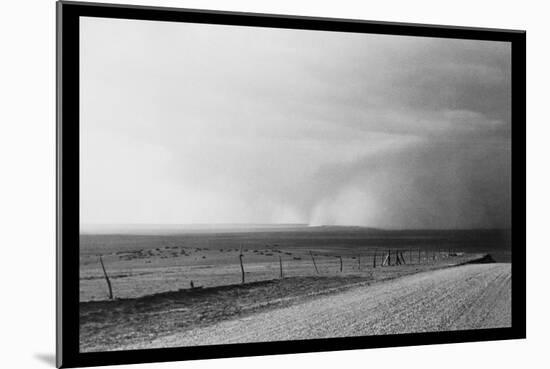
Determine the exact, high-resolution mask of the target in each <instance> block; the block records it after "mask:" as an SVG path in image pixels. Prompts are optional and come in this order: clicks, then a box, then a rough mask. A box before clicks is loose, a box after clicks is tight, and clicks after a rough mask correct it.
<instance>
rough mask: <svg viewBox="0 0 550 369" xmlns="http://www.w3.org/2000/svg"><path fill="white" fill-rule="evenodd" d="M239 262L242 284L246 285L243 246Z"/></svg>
mask: <svg viewBox="0 0 550 369" xmlns="http://www.w3.org/2000/svg"><path fill="white" fill-rule="evenodd" d="M239 262H240V263H241V283H242V284H244V266H243V245H242V244H241V250H240V251H239Z"/></svg>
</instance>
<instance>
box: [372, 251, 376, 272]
mask: <svg viewBox="0 0 550 369" xmlns="http://www.w3.org/2000/svg"><path fill="white" fill-rule="evenodd" d="M372 268H373V269H375V268H376V250H374V257H373V258H372Z"/></svg>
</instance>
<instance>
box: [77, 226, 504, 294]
mask: <svg viewBox="0 0 550 369" xmlns="http://www.w3.org/2000/svg"><path fill="white" fill-rule="evenodd" d="M241 247H242V254H243V264H244V269H245V281H246V282H247V283H248V282H254V281H266V280H272V279H277V278H279V277H280V267H281V265H280V264H282V269H283V274H284V276H285V277H304V276H336V275H338V276H342V275H355V274H358V275H363V274H365V273H372V272H373V271H374V270H376V274H377V275H378V274H379V275H381V276H382V277H381V278H383V275H384V273H386V271H385V269H383V268H373V266H374V259H375V258H376V264H377V267H379V266H380V264H381V263H382V261H383V258H384V255H385V254H386V253H387V252H388V250H392V252H395V251H397V250H399V251H400V252H402V253H403V257H404V259H405V262H406V263H407V264H406V265H402V266H400V267H399V268H402V269H412V270H415V269H416V268H417V267H418V266H419V265H422V268H424V265H431V264H434V265H436V266H445V265H449V264H456V263H458V262H460V260H461V259H460V258H465V259H468V258H470V257H472V256H474V254H478V253H490V254H491V255H492V257H493V258H494V259H495V260H496V261H509V259H510V246H509V232H506V231H381V230H373V229H368V228H359V227H295V228H292V229H289V228H277V229H261V228H258V229H254V230H252V231H242V230H234V231H227V230H225V231H219V230H218V231H211V230H210V231H205V230H199V231H194V232H187V233H177V232H174V233H168V232H166V233H164V234H83V235H81V242H80V301H98V300H106V299H108V296H109V295H108V289H107V285H106V283H105V279H104V276H103V272H102V269H101V266H100V264H99V260H98V259H99V256H100V255H102V258H103V261H104V263H105V267H106V270H107V273H108V274H109V277H110V280H111V283H112V286H113V293H114V296H115V298H135V297H140V296H147V295H153V294H158V293H161V292H167V291H177V290H181V289H189V288H190V283H191V281H193V284H194V286H196V287H197V286H201V287H215V286H222V285H233V284H238V283H240V282H241V269H240V265H239V253H240V249H241ZM310 252H311V253H312V254H313V255H314V258H315V262H316V266H317V269H318V272H319V273H318V274H317V273H316V271H315V267H314V265H313V263H312V260H311V255H310ZM449 253H451V254H456V255H460V256H453V257H449ZM279 258H280V259H279ZM340 258H341V259H340ZM340 261H341V262H340ZM394 262H395V261H394ZM340 268H341V269H342V271H340ZM391 273H392V274H393V272H391Z"/></svg>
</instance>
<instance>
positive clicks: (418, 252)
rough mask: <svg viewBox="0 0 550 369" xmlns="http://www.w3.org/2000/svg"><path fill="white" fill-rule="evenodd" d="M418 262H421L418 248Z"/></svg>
mask: <svg viewBox="0 0 550 369" xmlns="http://www.w3.org/2000/svg"><path fill="white" fill-rule="evenodd" d="M418 264H420V249H418Z"/></svg>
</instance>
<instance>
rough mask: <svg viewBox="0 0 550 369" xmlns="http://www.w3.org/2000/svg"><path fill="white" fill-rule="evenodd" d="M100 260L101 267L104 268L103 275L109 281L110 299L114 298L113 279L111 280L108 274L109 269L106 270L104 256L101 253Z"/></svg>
mask: <svg viewBox="0 0 550 369" xmlns="http://www.w3.org/2000/svg"><path fill="white" fill-rule="evenodd" d="M99 262H100V263H101V269H103V275H104V276H105V280H106V281H107V287H109V300H112V299H113V288H112V286H111V281H110V280H109V276H108V275H107V271H106V270H105V265H103V258H102V257H101V255H99Z"/></svg>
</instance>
